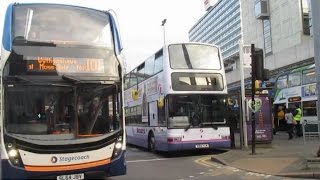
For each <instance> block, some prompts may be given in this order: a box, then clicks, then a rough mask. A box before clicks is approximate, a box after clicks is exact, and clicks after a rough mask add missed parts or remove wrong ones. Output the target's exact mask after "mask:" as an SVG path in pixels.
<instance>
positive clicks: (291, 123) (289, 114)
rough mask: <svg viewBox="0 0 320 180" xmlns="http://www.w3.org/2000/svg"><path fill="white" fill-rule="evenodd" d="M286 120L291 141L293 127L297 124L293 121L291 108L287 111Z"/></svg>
mask: <svg viewBox="0 0 320 180" xmlns="http://www.w3.org/2000/svg"><path fill="white" fill-rule="evenodd" d="M285 120H286V122H287V132H288V135H289V140H290V139H292V138H293V127H294V126H295V124H297V122H296V121H295V120H294V119H293V114H292V112H291V111H290V109H289V108H287V109H286V114H285Z"/></svg>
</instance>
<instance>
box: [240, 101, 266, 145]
mask: <svg viewBox="0 0 320 180" xmlns="http://www.w3.org/2000/svg"><path fill="white" fill-rule="evenodd" d="M246 102H247V117H248V118H247V133H248V134H247V135H248V136H247V137H248V144H251V141H252V109H253V108H252V107H251V106H252V98H251V96H246ZM271 118H272V115H271V102H270V98H269V96H268V95H256V96H255V122H256V123H255V124H256V132H255V136H256V143H271V141H272V120H271Z"/></svg>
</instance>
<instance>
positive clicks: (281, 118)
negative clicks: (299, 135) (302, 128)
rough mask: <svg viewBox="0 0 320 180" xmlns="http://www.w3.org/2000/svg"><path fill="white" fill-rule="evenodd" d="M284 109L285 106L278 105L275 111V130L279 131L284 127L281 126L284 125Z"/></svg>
mask: <svg viewBox="0 0 320 180" xmlns="http://www.w3.org/2000/svg"><path fill="white" fill-rule="evenodd" d="M284 109H285V107H283V106H279V107H278V112H277V118H278V119H277V120H278V121H277V123H276V132H277V131H280V130H285V128H286V127H283V126H286V122H285V119H284V114H285V113H284Z"/></svg>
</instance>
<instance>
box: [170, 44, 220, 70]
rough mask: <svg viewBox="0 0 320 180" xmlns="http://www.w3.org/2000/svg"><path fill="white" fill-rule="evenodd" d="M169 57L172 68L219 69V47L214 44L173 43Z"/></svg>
mask: <svg viewBox="0 0 320 180" xmlns="http://www.w3.org/2000/svg"><path fill="white" fill-rule="evenodd" d="M169 59H170V66H171V68H172V69H221V64H220V56H219V49H218V48H217V47H214V46H207V45H195V44H173V45H170V46H169Z"/></svg>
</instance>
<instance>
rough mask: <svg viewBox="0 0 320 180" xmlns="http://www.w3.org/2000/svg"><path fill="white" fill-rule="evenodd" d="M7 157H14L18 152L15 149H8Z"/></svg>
mask: <svg viewBox="0 0 320 180" xmlns="http://www.w3.org/2000/svg"><path fill="white" fill-rule="evenodd" d="M8 155H9V157H16V156H17V155H18V151H17V150H15V149H10V150H9V152H8Z"/></svg>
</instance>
